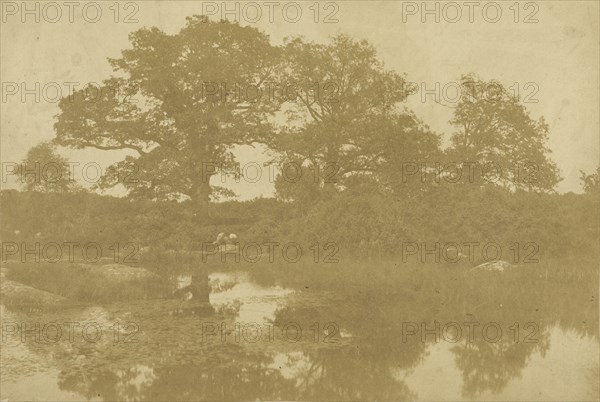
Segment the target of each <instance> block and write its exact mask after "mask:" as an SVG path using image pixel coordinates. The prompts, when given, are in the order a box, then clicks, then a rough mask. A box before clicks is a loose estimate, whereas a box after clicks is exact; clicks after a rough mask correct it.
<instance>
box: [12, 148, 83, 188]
mask: <svg viewBox="0 0 600 402" xmlns="http://www.w3.org/2000/svg"><path fill="white" fill-rule="evenodd" d="M16 173H17V178H18V180H19V182H20V183H21V187H22V188H23V190H25V191H38V192H44V193H66V192H71V191H75V190H78V189H79V188H80V186H78V185H77V183H76V182H75V180H74V178H73V177H71V176H70V171H69V164H68V161H67V159H65V158H63V157H62V156H60V155H59V154H58V153H56V150H55V147H54V145H53V144H52V143H51V142H42V143H40V144H38V145H36V146H34V147H32V148H31V149H30V150H29V151H28V152H27V156H26V157H25V159H24V160H23V161H22V162H21V164H19V166H18V167H17V169H16Z"/></svg>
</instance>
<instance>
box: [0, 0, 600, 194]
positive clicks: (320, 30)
mask: <svg viewBox="0 0 600 402" xmlns="http://www.w3.org/2000/svg"><path fill="white" fill-rule="evenodd" d="M9 3H10V4H9ZM129 3H131V4H129V5H126V4H127V2H122V3H121V9H120V13H119V15H118V21H119V22H115V21H114V18H115V14H114V6H113V4H114V2H112V1H108V2H103V1H98V2H96V4H98V7H99V8H100V9H101V10H102V15H101V16H100V17H99V21H98V22H96V23H92V22H88V21H86V20H85V19H84V18H83V13H82V7H83V5H84V4H86V3H85V2H83V3H79V4H80V6H79V7H78V8H75V9H74V21H73V22H70V21H69V10H68V8H67V7H66V6H61V11H62V16H60V17H56V15H57V14H56V10H54V9H51V8H47V9H45V10H44V9H43V5H42V6H40V7H41V8H40V22H35V21H34V18H35V15H22V11H23V10H21V7H22V6H21V5H22V4H23V3H21V2H10V1H9V2H3V3H2V23H1V24H0V26H1V32H0V36H1V47H2V49H1V53H2V55H1V56H2V62H1V64H2V66H1V81H2V84H3V86H2V103H1V105H0V109H1V114H2V122H1V149H0V158H1V159H2V162H19V161H21V160H22V159H23V157H24V156H25V154H26V152H27V150H28V149H29V148H31V147H32V146H34V145H36V144H37V143H39V142H41V141H45V140H50V139H51V138H52V137H53V135H54V134H53V123H54V116H55V115H56V114H57V113H58V111H59V110H58V106H57V103H56V102H54V101H53V98H54V96H55V89H56V88H57V87H58V88H61V90H62V91H64V93H63V94H64V95H66V94H68V84H65V83H68V82H77V83H81V86H84V85H85V84H86V83H88V82H101V81H102V80H104V79H106V78H108V77H109V75H110V74H111V73H112V71H111V68H110V66H109V64H108V62H107V60H106V58H107V57H118V56H119V55H120V51H121V50H122V49H124V48H127V47H129V42H128V37H127V36H128V34H129V33H130V32H132V31H134V30H136V29H139V28H141V27H143V26H147V27H150V26H157V27H159V28H160V29H162V30H164V31H166V32H168V33H176V32H177V31H179V29H181V27H183V25H184V23H185V17H186V16H189V15H193V14H201V13H202V11H203V7H205V8H206V7H207V6H208V7H211V4H214V5H216V7H217V8H219V10H218V11H221V10H220V7H221V4H222V2H221V1H219V2H200V1H168V2H167V1H164V2H154V1H138V2H129ZM228 3H229V4H230V7H231V8H233V7H234V4H233V3H234V2H228ZM276 3H279V5H278V6H275V8H274V14H273V18H274V21H273V22H270V21H269V15H268V14H269V9H268V6H265V5H264V4H265V2H262V1H257V2H256V3H255V4H258V5H259V6H260V8H261V10H262V13H263V14H262V18H261V19H260V21H258V22H257V23H255V24H254V23H250V22H248V21H244V20H243V15H242V16H241V17H242V21H240V22H241V23H242V25H254V26H256V27H258V28H259V29H261V30H263V31H265V32H266V33H267V34H269V35H270V36H271V38H272V40H273V42H274V43H275V44H279V43H281V41H282V40H283V38H284V37H286V36H295V35H304V36H305V37H306V38H308V39H311V40H314V41H317V42H326V41H327V39H328V37H329V36H330V35H332V34H336V33H348V34H350V35H352V36H354V37H356V38H360V39H367V40H368V41H370V42H371V43H372V44H374V45H375V47H376V49H377V50H378V54H379V57H380V59H381V60H383V61H384V63H385V65H386V67H387V68H390V69H394V70H396V71H398V72H401V73H406V78H407V80H408V81H412V82H416V83H419V84H421V83H423V85H425V87H426V88H427V89H434V88H435V85H436V84H435V83H436V82H439V83H440V85H441V87H443V86H444V85H446V84H448V83H456V82H458V79H459V77H460V75H461V74H463V73H469V72H473V73H476V74H477V75H479V76H480V77H481V78H483V79H486V80H487V79H492V78H495V79H498V80H500V81H501V82H502V83H504V84H505V85H506V86H507V87H513V88H515V89H516V88H518V90H519V93H520V94H521V96H525V95H530V100H531V101H535V100H537V101H538V102H537V103H527V104H526V106H527V107H528V109H529V110H530V112H531V115H532V116H533V117H534V118H538V117H539V116H544V117H545V118H546V121H547V123H548V124H549V125H550V141H549V144H548V145H549V147H550V148H551V150H552V158H553V159H554V160H555V161H556V162H557V164H558V166H559V168H560V170H561V174H562V176H563V177H564V180H563V181H562V182H561V183H560V184H559V187H558V190H559V191H560V192H568V191H574V192H581V186H580V183H579V170H580V169H582V170H585V171H588V172H590V171H592V170H593V169H595V167H596V166H597V165H598V164H599V163H600V150H599V126H600V121H599V110H600V104H599V99H600V97H599V88H600V83H599V73H598V72H599V71H600V66H599V36H600V33H599V25H598V21H599V4H600V3H599V2H598V1H540V2H535V3H533V2H529V3H527V4H535V5H537V6H539V7H538V9H537V10H536V9H535V7H534V6H527V7H528V8H526V7H525V4H526V3H519V5H520V7H519V15H518V17H517V18H518V20H519V22H518V23H515V21H514V19H515V17H516V15H515V8H514V5H513V4H514V2H513V1H498V2H496V3H494V4H497V5H498V7H499V9H500V10H501V12H502V14H501V16H500V17H499V21H498V22H496V23H492V22H488V21H486V19H485V18H484V14H483V11H482V8H483V7H484V6H485V4H486V3H493V2H481V3H480V4H481V6H479V7H478V8H475V9H474V12H473V22H469V10H468V8H466V7H464V6H461V11H462V16H461V17H460V18H457V19H458V21H457V22H455V23H452V22H448V21H445V20H444V18H443V11H444V10H445V11H446V16H447V18H455V15H456V11H455V9H452V8H451V7H449V6H446V7H444V6H445V4H446V3H444V2H441V3H439V4H440V6H439V7H440V15H441V17H440V22H437V23H436V22H435V21H434V18H435V16H434V15H425V16H424V17H426V18H427V20H426V22H425V23H423V22H422V21H421V13H420V12H421V11H422V10H421V4H422V2H420V1H419V2H401V1H382V2H379V1H338V2H336V4H337V7H338V10H337V12H336V13H335V15H334V18H336V19H337V20H338V22H334V23H324V22H323V21H322V20H323V19H324V18H325V16H327V15H328V14H329V13H330V12H332V11H336V10H335V7H334V5H331V4H330V5H327V4H326V3H327V2H320V13H319V20H320V22H318V23H316V22H315V21H314V11H313V9H311V8H310V7H311V6H312V5H313V3H314V2H313V1H300V2H297V3H298V4H299V5H300V8H301V10H302V15H301V17H300V20H299V21H298V22H296V23H293V22H289V21H286V20H285V19H284V18H283V15H282V8H283V6H284V5H286V4H288V3H292V2H285V1H282V2H276ZM329 3H333V2H329ZM27 4H29V5H30V7H31V8H33V7H34V4H35V2H27ZM57 4H59V5H61V4H63V2H60V1H59V2H57ZM240 4H241V5H242V6H241V7H242V8H241V9H243V4H244V3H240ZM427 4H428V5H429V6H428V7H431V9H433V7H435V5H434V4H435V2H428V3H427ZM455 4H459V5H462V4H463V2H456V3H455ZM511 6H512V7H513V8H512V9H511V8H510V7H511ZM15 7H16V8H15ZM94 7H95V6H94V5H93V6H89V7H88V8H87V14H85V16H86V17H87V19H88V20H92V19H94V18H95V9H94ZM111 7H113V8H112V9H111ZM136 7H137V9H136ZM290 7H291V6H290ZM411 7H413V8H411ZM414 7H417V9H416V14H414V15H408V13H403V10H404V11H406V10H409V11H410V10H415V9H414ZM494 7H495V6H494ZM494 7H489V6H488V8H487V14H486V15H485V17H487V19H488V20H490V19H493V18H494V17H495V10H494ZM247 11H248V14H247V15H249V16H250V18H253V16H254V10H252V9H247ZM131 12H134V15H133V18H135V19H137V20H138V22H137V23H136V22H133V23H124V22H123V20H124V18H125V17H126V16H127V15H128V14H130V13H131ZM532 12H535V15H533V16H532V18H535V19H537V20H538V22H537V23H524V22H522V21H523V20H524V19H525V17H527V16H528V15H529V14H531V13H532ZM250 13H251V14H250ZM287 15H288V16H291V17H293V16H294V9H293V8H291V9H289V10H288V14H287ZM23 17H26V18H27V20H26V22H24V23H23V22H22V21H21V20H22V18H23ZM229 18H230V19H234V18H235V17H234V16H233V15H231V16H229ZM52 19H56V20H57V22H55V23H52V22H50V21H51V20H52ZM36 82H37V83H39V85H40V89H44V88H45V89H46V100H44V99H40V102H36V101H35V99H34V96H33V95H28V96H26V98H25V101H24V102H23V101H22V99H21V96H20V95H21V92H18V93H17V94H15V95H11V94H9V93H8V92H9V91H7V88H10V87H7V85H9V86H10V85H12V84H10V83H17V84H18V85H21V83H25V86H26V88H28V89H32V88H35V85H36ZM52 83H56V84H57V85H56V84H52ZM41 92H42V93H43V91H41ZM449 96H452V93H449ZM446 103H450V102H446ZM407 106H408V107H410V108H412V109H413V110H414V111H415V112H416V113H417V115H418V116H419V117H420V118H422V119H423V120H424V121H425V122H426V123H427V124H429V125H430V127H431V128H432V129H433V130H434V131H436V132H438V133H441V134H444V136H445V138H447V136H448V135H449V134H450V132H451V128H450V127H449V125H448V120H449V119H450V117H451V109H450V108H448V107H445V106H442V105H439V104H438V103H436V102H434V101H433V99H432V96H430V97H428V98H427V99H426V100H425V102H422V101H421V96H420V94H417V95H413V96H412V97H411V100H409V102H407ZM450 106H451V104H450ZM61 153H62V154H63V155H64V156H65V157H67V158H68V159H70V160H71V161H73V162H80V163H81V164H82V165H83V164H85V163H86V162H90V161H93V162H96V163H98V164H100V165H101V166H103V167H104V166H107V165H108V164H110V163H112V162H115V161H117V160H120V159H122V157H123V155H124V153H123V152H106V151H97V150H84V151H72V150H61ZM238 154H239V157H240V161H241V162H242V164H243V163H245V162H248V161H257V162H259V163H262V161H264V160H266V157H265V156H264V155H262V154H261V152H260V150H253V149H252V148H249V147H247V148H244V149H242V150H240V152H238ZM217 180H218V178H217ZM1 185H2V188H14V187H15V185H14V184H13V183H12V182H7V183H4V182H3V183H2V184H1ZM229 187H231V188H233V189H234V190H235V191H236V192H237V193H238V194H239V195H240V197H239V199H242V200H243V199H251V198H254V197H257V196H260V195H263V196H270V195H272V192H273V188H272V183H270V180H269V178H268V172H267V170H266V169H265V171H264V172H263V178H262V180H260V181H259V182H258V183H249V182H246V183H240V184H232V185H231V186H229Z"/></svg>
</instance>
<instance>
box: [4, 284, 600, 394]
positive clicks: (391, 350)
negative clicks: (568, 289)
mask: <svg viewBox="0 0 600 402" xmlns="http://www.w3.org/2000/svg"><path fill="white" fill-rule="evenodd" d="M170 280H171V282H172V284H173V287H174V288H179V289H183V290H182V294H181V295H180V297H179V298H178V299H162V300H149V301H137V302H131V303H115V304H108V305H104V306H94V307H85V308H81V307H73V308H72V309H68V310H63V311H60V312H48V311H47V312H22V311H18V310H9V309H7V308H4V307H2V311H1V315H2V328H3V330H4V331H3V338H2V345H1V346H2V356H1V359H2V373H1V381H2V384H1V385H2V398H3V400H10V401H12V400H35V398H36V395H38V396H39V392H38V390H39V389H44V390H45V395H44V396H43V398H44V400H169V399H170V400H256V399H267V400H298V399H299V400H315V399H320V400H324V399H329V400H330V399H335V400H358V399H377V400H561V401H566V400H595V399H597V397H598V392H599V386H598V381H599V380H598V378H599V368H598V356H599V353H600V350H599V342H598V332H597V329H594V328H589V323H585V322H584V321H585V319H586V317H587V316H584V317H583V319H580V318H581V317H575V318H573V317H572V316H571V317H570V318H567V319H566V318H565V316H566V315H568V314H565V313H560V312H555V311H546V312H540V310H543V307H539V306H537V307H536V308H535V309H533V308H532V309H531V311H532V313H531V315H527V314H524V315H519V316H514V315H511V314H510V313H507V311H515V310H514V309H513V310H511V309H510V306H506V304H509V303H511V301H510V300H508V299H506V300H503V301H502V302H503V303H505V305H501V304H502V303H494V306H492V307H490V306H487V307H485V305H487V304H490V303H487V304H486V303H477V306H468V307H464V303H463V307H461V308H455V307H452V308H450V307H448V306H447V305H442V304H444V303H439V302H438V301H439V300H444V299H443V298H442V299H416V298H414V297H412V296H410V295H407V294H405V293H401V292H400V293H388V294H386V295H385V297H378V294H380V293H385V292H384V291H383V290H381V289H368V285H365V286H364V287H362V288H361V290H357V289H356V288H351V289H350V288H345V287H344V286H339V287H336V288H335V289H323V288H319V289H313V288H311V287H310V286H298V285H295V286H291V285H289V284H288V285H286V284H283V283H279V281H278V280H277V279H269V280H264V278H254V277H253V276H252V275H250V274H249V273H247V272H214V273H211V274H210V275H207V276H206V277H203V278H198V277H194V278H192V277H191V276H185V275H179V276H175V277H173V278H170ZM198 281H200V282H202V283H201V284H200V287H198V286H197V287H196V288H202V286H204V287H206V289H207V292H206V294H205V295H203V296H198V295H197V294H191V292H190V293H189V294H186V292H185V289H187V288H186V286H189V285H190V284H194V282H198ZM424 300H425V301H424ZM426 300H432V301H431V302H430V303H427V301H426ZM511 300H513V302H515V303H517V302H523V300H515V298H514V297H513V298H512V299H511ZM454 304H456V303H454ZM482 304H483V305H484V307H481V305H482ZM496 304H497V305H496ZM540 305H541V304H540ZM490 309H491V310H490ZM534 312H536V313H535V314H534ZM536 314H537V315H536ZM492 318H493V319H492ZM530 318H531V320H533V321H532V322H534V325H530V326H528V325H527V323H528V322H529V319H530ZM36 322H37V323H41V325H42V326H43V325H44V324H49V323H54V326H47V327H46V331H47V332H45V333H42V328H43V327H40V329H39V330H37V329H36V327H35V326H34V325H35V324H34V323H36ZM422 322H425V323H426V324H425V327H422V326H421V323H422ZM436 322H437V324H436ZM15 323H16V325H21V324H25V325H29V326H27V327H26V328H29V329H31V328H33V330H30V331H29V333H28V334H27V333H26V334H25V339H23V333H22V332H21V331H16V327H15V326H14V325H15ZM65 323H77V324H78V326H75V324H73V325H70V326H69V325H67V324H65ZM465 323H471V324H465ZM473 323H476V324H473ZM436 325H439V329H438V327H436ZM484 326H485V327H486V328H487V330H486V335H485V336H484V332H483V330H482V327H484ZM58 328H60V329H58ZM59 331H61V334H60V336H59ZM70 331H71V333H70ZM427 331H429V332H427ZM469 331H471V332H469ZM498 331H501V332H502V335H501V336H500V334H498ZM84 332H85V333H84ZM40 333H42V335H41V336H40ZM393 334H396V336H393ZM469 335H470V336H472V339H470V338H469ZM36 336H38V337H39V339H38V338H36Z"/></svg>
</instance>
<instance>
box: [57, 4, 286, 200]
mask: <svg viewBox="0 0 600 402" xmlns="http://www.w3.org/2000/svg"><path fill="white" fill-rule="evenodd" d="M130 41H131V45H132V47H131V48H130V49H126V50H123V52H122V56H121V57H120V58H118V59H109V61H110V63H111V65H112V67H113V69H114V71H115V75H114V76H112V77H109V78H108V79H107V80H105V81H104V82H103V85H102V87H101V88H100V90H98V89H96V90H93V89H92V88H89V87H88V88H85V89H82V90H79V91H77V92H75V93H74V94H73V95H72V96H70V97H67V98H64V99H62V100H61V102H60V103H59V106H60V114H59V115H58V121H57V122H56V124H55V129H56V133H57V138H56V142H57V143H58V144H60V145H64V146H70V147H74V148H86V147H91V148H96V149H100V150H125V149H126V150H132V151H134V152H133V153H134V154H135V155H132V156H128V157H126V158H125V160H123V161H122V162H120V163H118V164H117V165H118V166H116V167H117V168H118V169H119V170H120V171H132V173H135V180H127V182H122V184H123V185H124V186H125V187H126V188H127V189H128V190H129V195H130V196H131V197H134V198H147V199H148V198H149V199H155V200H166V199H185V198H190V199H192V200H193V201H194V202H196V203H197V204H198V206H199V207H202V206H205V205H206V204H207V203H208V201H209V200H210V199H211V195H213V196H214V195H217V196H218V192H219V191H220V190H223V189H220V188H218V187H212V186H211V185H210V184H209V181H210V177H211V176H212V175H214V174H216V173H217V172H218V171H219V170H226V171H227V170H229V169H232V170H233V169H234V167H235V163H234V156H233V153H232V147H233V146H235V145H244V144H250V145H252V144H253V143H256V142H263V141H265V138H266V137H268V136H269V134H270V132H271V127H270V124H269V122H268V118H269V116H270V115H271V114H272V113H273V112H274V111H276V110H278V109H279V105H278V104H277V101H276V99H273V98H272V97H269V96H260V97H257V96H254V95H247V93H252V94H255V93H256V92H257V88H260V89H263V87H264V86H265V85H266V83H267V82H268V81H269V80H270V79H271V78H272V77H273V74H274V71H275V68H274V67H275V66H276V65H277V63H278V54H279V52H278V49H277V48H275V47H273V46H271V44H270V42H269V38H268V36H267V35H265V34H264V33H261V32H259V31H258V30H256V29H254V28H251V27H242V26H240V25H238V24H237V23H230V22H227V21H220V22H213V21H209V20H208V19H207V18H206V17H203V16H193V17H188V18H187V24H186V25H185V27H184V28H183V29H182V30H181V31H180V32H179V33H176V34H174V35H169V34H167V33H165V32H163V31H161V30H159V29H158V28H143V29H140V30H138V31H136V32H134V33H132V34H131V35H130ZM240 88H241V91H242V92H240V91H238V89H240ZM236 91H237V92H236ZM243 91H247V92H243ZM252 91H254V92H252ZM240 94H241V95H240ZM133 171H134V172H133ZM124 176H127V175H121V176H120V177H124ZM118 182H119V180H116V179H115V178H114V175H113V176H111V177H106V178H105V180H103V181H102V183H101V184H102V186H104V187H110V186H114V185H116V184H118Z"/></svg>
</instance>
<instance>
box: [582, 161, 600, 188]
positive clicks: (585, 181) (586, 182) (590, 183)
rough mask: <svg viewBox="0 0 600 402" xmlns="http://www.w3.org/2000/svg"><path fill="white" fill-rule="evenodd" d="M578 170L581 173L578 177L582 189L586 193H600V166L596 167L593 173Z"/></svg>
mask: <svg viewBox="0 0 600 402" xmlns="http://www.w3.org/2000/svg"><path fill="white" fill-rule="evenodd" d="M579 172H580V173H581V175H580V176H579V179H580V180H581V186H582V187H583V191H585V193H586V194H594V195H598V194H600V166H598V167H597V168H596V172H595V173H590V174H587V173H585V172H584V171H583V170H580V171H579Z"/></svg>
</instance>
